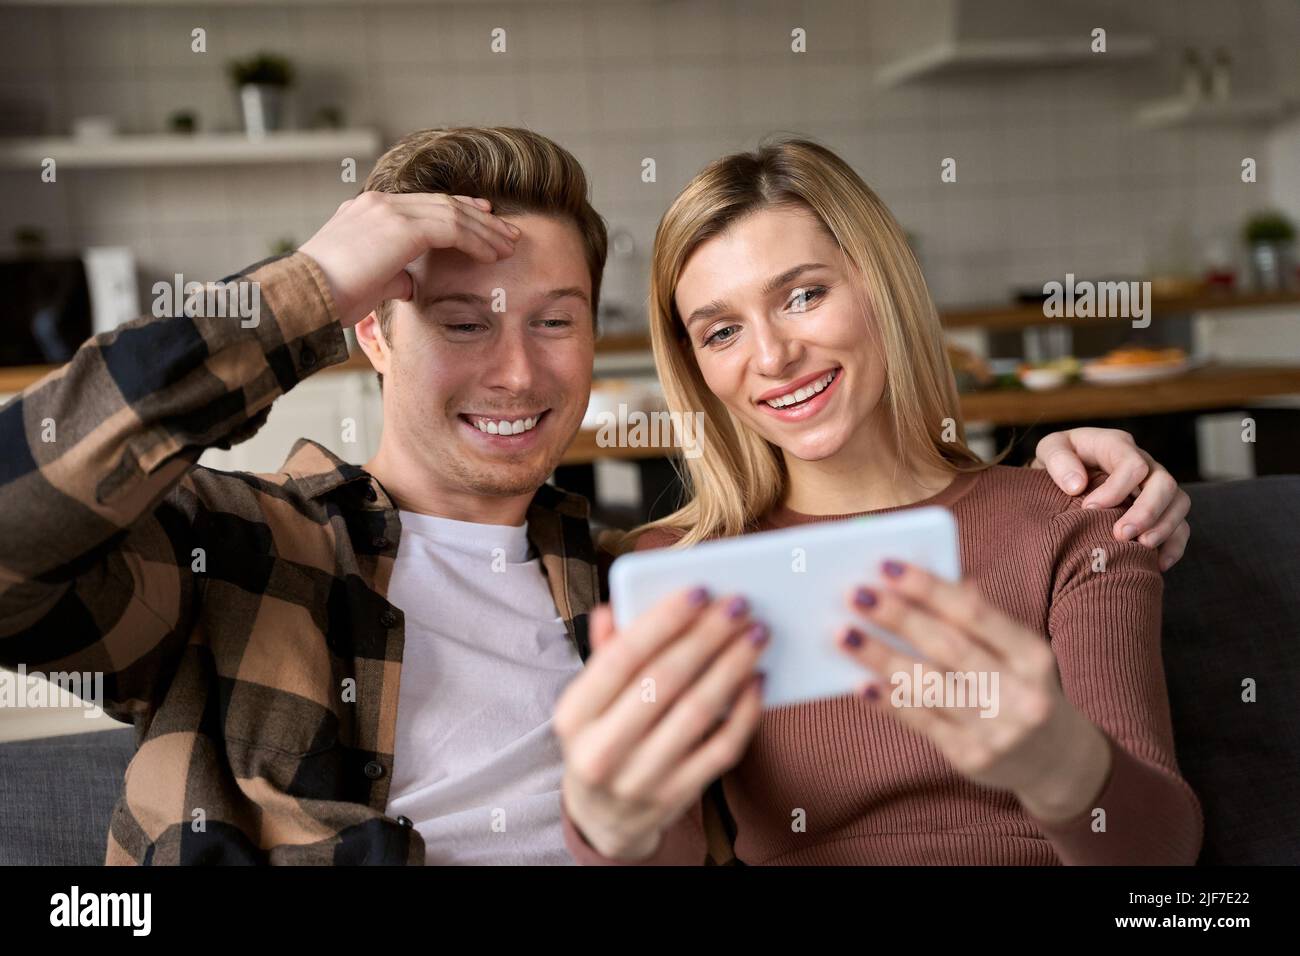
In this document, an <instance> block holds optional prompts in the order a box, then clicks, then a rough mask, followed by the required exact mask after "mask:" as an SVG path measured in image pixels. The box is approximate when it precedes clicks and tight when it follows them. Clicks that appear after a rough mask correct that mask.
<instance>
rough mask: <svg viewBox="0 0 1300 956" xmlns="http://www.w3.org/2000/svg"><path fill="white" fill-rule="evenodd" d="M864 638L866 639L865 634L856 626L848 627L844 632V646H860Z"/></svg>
mask: <svg viewBox="0 0 1300 956" xmlns="http://www.w3.org/2000/svg"><path fill="white" fill-rule="evenodd" d="M865 640H866V635H865V634H863V633H862V632H861V631H859V630H858V629H857V628H856V627H851V628H849V629H848V631H846V632H845V634H844V646H845V647H855V648H856V647H861V646H862V644H863V642H864V641H865Z"/></svg>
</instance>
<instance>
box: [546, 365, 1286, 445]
mask: <svg viewBox="0 0 1300 956" xmlns="http://www.w3.org/2000/svg"><path fill="white" fill-rule="evenodd" d="M1278 395H1300V365H1258V366H1253V365H1207V366H1204V367H1202V368H1198V369H1193V370H1192V371H1190V372H1187V373H1185V374H1183V375H1180V376H1178V377H1177V378H1171V379H1166V380H1165V381H1162V382H1149V383H1146V384H1143V385H1089V384H1086V383H1080V384H1076V385H1069V386H1066V387H1065V388H1059V389H1055V390H1054V391H1049V392H1031V391H1027V390H1020V389H1005V390H1002V389H999V390H991V391H986V392H970V393H964V394H962V396H961V411H962V419H963V420H964V421H965V422H967V423H968V424H969V423H974V422H987V423H992V424H997V425H1038V424H1052V423H1055V422H1068V421H1078V420H1080V419H1086V418H1129V417H1133V416H1139V415H1157V414H1162V413H1167V412H1194V411H1215V410H1217V409H1231V408H1240V407H1241V406H1243V405H1247V404H1249V403H1250V402H1251V401H1253V400H1255V399H1259V398H1268V397H1274V396H1278ZM671 452H672V449H669V450H665V449H662V448H601V447H599V446H598V445H597V444H596V432H595V431H591V430H585V431H581V432H579V433H578V435H577V437H576V438H575V439H574V441H573V444H572V445H570V446H569V450H568V452H567V453H566V454H565V456H564V463H565V464H568V465H573V464H587V463H590V462H593V461H596V460H598V459H607V460H608V459H617V460H625V461H632V460H636V459H638V458H657V457H660V456H663V455H665V454H670V453H671Z"/></svg>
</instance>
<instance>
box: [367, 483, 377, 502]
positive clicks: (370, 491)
mask: <svg viewBox="0 0 1300 956" xmlns="http://www.w3.org/2000/svg"><path fill="white" fill-rule="evenodd" d="M366 500H367V501H378V500H379V492H377V491H375V488H374V486H373V485H366Z"/></svg>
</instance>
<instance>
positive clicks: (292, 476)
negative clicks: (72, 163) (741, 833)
mask: <svg viewBox="0 0 1300 956" xmlns="http://www.w3.org/2000/svg"><path fill="white" fill-rule="evenodd" d="M586 193H587V186H586V179H585V176H584V174H583V171H582V168H581V167H580V166H579V164H578V163H577V161H576V160H574V158H573V157H572V156H570V155H569V154H568V153H567V152H566V151H564V150H563V149H561V148H560V147H559V146H557V145H556V144H555V143H553V142H551V141H550V140H548V139H546V138H544V137H542V136H539V135H537V134H535V133H531V132H528V131H524V130H515V129H458V130H428V131H424V132H421V133H417V134H414V135H412V136H410V137H407V138H406V139H405V140H403V141H402V142H400V143H398V144H397V145H396V146H395V147H393V149H391V150H390V151H389V152H388V153H386V154H385V155H384V156H383V157H381V158H380V160H379V162H378V163H377V165H376V167H375V169H374V171H373V172H372V174H371V176H370V178H369V180H368V181H367V183H366V188H365V191H364V192H363V193H362V195H361V196H359V197H358V198H357V199H355V200H351V201H349V202H346V203H344V204H343V205H342V206H340V207H339V210H338V211H337V212H336V213H335V215H334V216H333V217H332V218H331V219H330V220H329V222H327V223H326V224H325V225H324V226H323V227H322V228H321V230H320V231H319V232H318V233H317V234H316V235H315V236H313V237H312V238H311V239H310V240H309V241H308V242H307V243H306V244H305V245H304V246H303V247H302V248H301V249H300V250H299V251H297V252H296V253H293V254H291V255H286V256H281V257H277V258H273V259H268V260H264V261H262V262H259V263H256V264H255V265H253V266H250V267H248V268H247V269H245V270H244V271H242V272H240V273H238V274H237V275H235V276H231V277H228V278H227V279H226V280H223V281H225V282H256V283H258V290H259V293H260V301H261V303H262V309H261V313H260V316H259V317H258V321H257V322H256V324H252V323H248V322H246V321H245V322H241V321H240V319H238V318H219V317H211V316H208V317H204V316H203V315H186V314H179V315H175V316H171V317H163V318H155V317H145V318H141V319H137V320H134V321H132V322H130V323H127V324H126V325H124V326H122V327H121V328H119V329H117V330H115V331H113V332H109V333H106V334H103V335H100V336H97V337H95V338H94V339H91V340H90V341H88V342H87V343H86V344H85V345H83V346H82V347H81V349H80V350H79V351H78V352H77V354H76V356H75V357H74V358H73V359H72V361H70V362H69V363H68V364H67V365H66V366H64V367H63V368H60V369H58V370H57V371H55V372H53V373H51V374H50V375H48V376H46V377H45V378H44V379H42V380H41V381H40V382H37V383H36V384H34V385H32V386H31V387H29V388H28V389H26V390H25V391H24V392H23V393H22V394H21V395H20V396H17V397H16V398H14V399H13V400H12V401H10V402H9V403H8V404H7V405H5V406H4V408H3V409H0V442H3V444H4V447H5V448H6V449H7V451H6V456H5V458H4V460H3V463H0V489H3V492H4V508H3V509H0V664H3V665H4V666H5V667H10V668H17V667H18V666H19V665H25V666H26V667H27V669H28V671H38V670H39V671H42V672H47V673H48V672H50V671H71V670H77V671H98V672H102V673H103V674H104V691H105V693H104V696H105V698H106V699H105V701H104V706H105V708H106V709H107V710H108V712H109V713H110V714H112V715H113V716H114V717H116V718H118V719H120V720H124V721H130V722H132V723H134V724H135V726H136V729H137V733H138V737H139V749H138V752H137V753H136V755H135V757H134V759H133V760H132V763H131V766H130V769H129V771H128V774H127V780H126V784H125V788H124V791H123V794H122V797H121V799H120V800H119V802H118V805H117V807H116V809H115V811H114V814H113V819H112V825H111V830H110V833H109V837H108V849H107V862H109V863H155V864H176V863H423V862H527V863H559V862H566V861H567V860H568V856H567V853H566V852H565V850H564V841H563V836H562V817H561V810H560V799H559V789H560V780H561V776H562V761H561V758H560V753H559V749H558V747H557V745H556V742H555V740H554V737H553V734H552V733H551V727H550V720H551V714H552V711H553V708H554V705H555V702H556V700H557V699H558V697H559V694H560V691H561V689H562V688H563V687H564V685H565V684H566V683H567V682H568V681H569V679H570V678H571V677H572V676H573V675H574V674H575V673H576V672H577V671H578V669H579V668H580V667H581V666H582V662H583V661H584V660H585V659H586V657H587V654H588V651H589V648H588V642H587V618H588V614H589V612H590V611H591V610H592V608H593V607H594V605H595V604H596V603H597V602H598V601H599V600H600V599H601V582H600V580H599V574H598V571H597V564H596V554H595V549H594V548H593V545H592V541H591V537H590V531H589V528H588V526H587V521H586V516H587V503H586V501H585V500H584V499H582V498H580V497H578V496H575V495H570V494H566V493H564V492H562V491H559V490H557V489H555V488H553V487H550V486H548V485H546V484H544V482H545V481H546V478H547V477H548V475H550V473H551V472H552V471H553V469H554V468H555V466H556V464H557V463H558V462H559V460H560V456H561V455H562V453H563V452H564V450H565V448H566V446H567V445H568V444H569V442H570V440H571V439H572V437H573V435H574V434H575V432H576V431H577V429H578V427H579V424H580V422H581V419H582V416H583V413H584V410H585V408H586V405H587V402H588V396H589V389H590V384H591V372H592V358H593V348H594V346H593V343H594V338H595V322H594V317H595V315H596V309H597V304H598V300H599V291H600V279H601V270H602V268H603V265H604V259H605V230H604V226H603V224H602V222H601V220H600V218H599V216H597V215H596V213H595V211H594V210H592V208H591V207H590V205H588V203H587V200H586ZM198 311H200V312H202V311H204V310H198ZM245 326H248V327H245ZM353 326H356V331H357V337H358V340H359V341H360V343H361V345H362V347H363V348H364V349H365V351H366V353H367V354H368V355H369V356H370V358H371V361H372V362H373V363H374V365H375V367H376V368H377V369H378V371H379V372H380V373H381V375H382V376H383V379H382V380H383V383H384V384H383V391H384V398H383V401H384V419H385V426H384V433H383V438H382V440H381V444H380V449H379V452H378V454H377V455H376V456H375V458H374V460H373V461H371V462H370V463H368V464H367V465H366V466H365V467H364V468H362V467H358V466H356V465H352V464H348V463H345V462H343V461H340V460H339V459H337V458H336V457H334V456H333V455H331V454H330V453H329V452H327V451H326V450H325V449H323V448H321V447H320V446H318V445H315V444H314V443H311V442H307V441H299V442H298V443H297V444H296V445H295V446H294V448H293V450H292V452H291V453H290V455H289V457H288V459H287V461H286V462H285V464H284V467H283V468H282V470H281V471H280V472H279V473H277V474H271V475H250V474H227V473H222V472H217V471H213V470H210V469H207V468H202V467H197V466H196V465H195V460H196V459H197V458H198V457H199V455H200V454H201V453H202V451H203V450H204V449H205V448H208V447H214V446H215V447H229V446H230V445H231V444H233V443H235V442H238V441H240V440H242V439H243V438H246V437H248V436H249V435H251V434H252V433H253V432H254V431H256V429H257V428H258V427H259V426H260V425H261V424H262V423H263V422H264V421H265V419H266V416H267V413H268V412H269V409H270V407H271V404H272V403H273V402H274V401H275V399H276V398H277V397H279V396H280V395H282V394H284V393H285V392H287V391H288V390H289V389H291V388H292V387H293V386H294V385H296V384H297V383H298V382H299V381H301V380H302V379H303V378H305V377H307V376H308V375H311V374H314V373H315V372H317V371H319V370H320V369H322V368H325V367H327V366H330V365H333V364H336V363H338V362H341V361H342V360H343V359H344V358H345V357H346V351H347V350H346V345H345V339H344V335H343V332H344V330H345V329H346V328H350V327H353ZM51 424H52V426H53V427H52V428H51ZM47 436H52V437H53V440H46V439H47ZM1071 443H1073V444H1071ZM1038 451H1039V456H1040V458H1041V459H1043V460H1044V461H1045V462H1046V464H1047V467H1048V468H1049V469H1050V470H1051V471H1052V473H1053V474H1054V475H1055V476H1057V479H1058V481H1059V482H1061V483H1062V485H1063V486H1065V485H1066V484H1067V483H1068V478H1069V477H1071V476H1078V477H1079V478H1080V479H1081V478H1082V475H1083V469H1084V465H1083V461H1086V462H1088V463H1089V464H1090V465H1101V466H1102V467H1104V468H1106V469H1107V470H1108V471H1110V472H1111V473H1112V480H1111V481H1110V482H1108V484H1107V490H1106V495H1107V496H1109V498H1108V500H1106V501H1104V502H1103V503H1104V504H1113V503H1117V502H1118V501H1120V500H1123V498H1125V497H1126V496H1127V495H1128V493H1129V492H1130V491H1132V490H1133V489H1135V488H1136V487H1137V486H1138V485H1139V483H1142V484H1143V485H1144V486H1145V489H1146V490H1144V492H1143V493H1142V495H1141V496H1140V497H1139V501H1138V502H1137V504H1136V505H1135V506H1134V508H1133V510H1132V512H1131V513H1130V516H1129V517H1130V518H1131V520H1132V522H1133V523H1135V524H1137V525H1138V526H1139V528H1140V529H1141V530H1145V529H1148V528H1150V529H1152V531H1153V532H1154V533H1155V534H1156V535H1157V536H1158V538H1159V540H1160V541H1164V542H1165V545H1166V547H1167V548H1170V549H1172V551H1171V553H1172V556H1173V557H1174V558H1176V557H1177V555H1178V554H1180V553H1181V549H1182V545H1183V543H1184V542H1185V540H1186V525H1185V524H1183V523H1182V517H1183V515H1184V514H1185V513H1186V502H1185V498H1186V496H1185V495H1182V493H1181V492H1179V491H1178V490H1177V488H1176V486H1174V485H1173V484H1172V482H1171V481H1169V479H1168V475H1167V474H1166V473H1164V472H1163V470H1161V469H1159V467H1158V466H1155V465H1154V463H1150V461H1149V459H1145V458H1144V457H1143V455H1142V453H1141V452H1139V451H1138V450H1137V449H1135V448H1134V447H1133V446H1132V443H1131V441H1129V440H1128V438H1127V436H1126V435H1124V434H1123V433H1114V432H1098V431H1096V430H1080V431H1078V432H1076V433H1067V434H1066V435H1065V436H1060V435H1057V436H1050V437H1049V439H1045V440H1044V443H1043V444H1042V445H1040V447H1039V450H1038ZM1076 453H1077V455H1078V456H1080V457H1081V458H1082V459H1083V461H1081V460H1080V457H1076ZM1148 472H1149V474H1148ZM1081 484H1082V482H1081V481H1080V486H1081ZM1067 490H1077V489H1076V488H1073V487H1071V488H1067ZM707 609H708V605H705V606H704V607H703V608H701V611H702V612H703V611H705V610H707ZM693 636H694V632H693V631H692V630H691V629H690V628H687V629H686V630H685V631H684V632H683V633H682V635H681V636H680V638H679V640H681V641H689V640H691V639H693ZM399 684H400V689H401V694H400V698H399V693H398V691H399Z"/></svg>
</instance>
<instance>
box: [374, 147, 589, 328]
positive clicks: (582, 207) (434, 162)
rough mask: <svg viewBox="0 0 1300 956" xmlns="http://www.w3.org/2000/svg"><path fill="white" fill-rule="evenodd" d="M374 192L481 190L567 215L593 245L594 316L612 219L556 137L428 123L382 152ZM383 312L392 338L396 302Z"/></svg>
mask: <svg viewBox="0 0 1300 956" xmlns="http://www.w3.org/2000/svg"><path fill="white" fill-rule="evenodd" d="M367 191H375V192H384V193H420V192H425V193H446V194H448V195H461V196H474V197H481V198H483V199H487V200H490V201H491V203H492V212H493V213H495V214H497V215H518V214H521V213H536V214H539V215H546V216H555V217H558V218H563V219H568V220H569V221H570V222H572V223H573V224H574V225H575V226H576V227H577V229H578V233H579V235H580V236H581V237H582V246H583V249H584V250H585V252H586V258H587V268H588V269H589V270H590V272H591V314H592V320H593V321H595V317H596V314H597V309H598V308H599V304H600V280H601V276H602V274H603V273H604V271H605V254H606V249H607V245H608V238H607V235H606V231H605V222H604V220H602V219H601V217H600V215H599V214H598V213H597V212H596V210H595V209H593V208H592V207H591V203H590V202H588V200H587V191H588V190H587V174H586V173H585V172H584V171H583V169H582V165H581V164H580V163H579V162H578V161H577V160H576V159H575V158H574V157H573V154H572V153H570V152H569V151H568V150H567V149H565V148H564V147H562V146H560V145H559V144H558V143H556V142H554V141H553V140H550V139H547V138H546V137H545V136H542V135H541V134H540V133H534V132H533V131H532V130H527V129H519V128H517V127H511V126H494V127H483V126H460V127H447V128H437V129H422V130H419V131H418V132H415V133H411V134H410V135H408V136H405V137H403V138H402V139H400V140H399V141H398V142H397V143H395V144H394V145H393V146H392V148H391V149H389V150H388V151H387V152H386V153H384V155H382V156H380V157H379V159H378V161H377V162H376V163H375V168H374V169H372V170H371V171H370V175H369V176H367V177H366V182H365V185H364V186H362V192H367ZM378 316H379V327H380V329H381V331H382V332H383V333H384V338H385V339H386V340H387V341H388V342H389V343H390V344H391V342H392V338H391V333H390V330H391V320H392V309H391V303H389V302H382V303H380V306H379V310H378Z"/></svg>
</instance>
